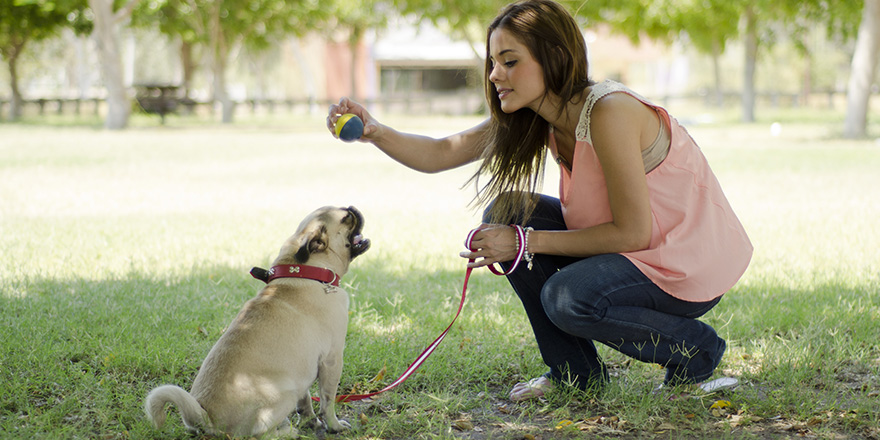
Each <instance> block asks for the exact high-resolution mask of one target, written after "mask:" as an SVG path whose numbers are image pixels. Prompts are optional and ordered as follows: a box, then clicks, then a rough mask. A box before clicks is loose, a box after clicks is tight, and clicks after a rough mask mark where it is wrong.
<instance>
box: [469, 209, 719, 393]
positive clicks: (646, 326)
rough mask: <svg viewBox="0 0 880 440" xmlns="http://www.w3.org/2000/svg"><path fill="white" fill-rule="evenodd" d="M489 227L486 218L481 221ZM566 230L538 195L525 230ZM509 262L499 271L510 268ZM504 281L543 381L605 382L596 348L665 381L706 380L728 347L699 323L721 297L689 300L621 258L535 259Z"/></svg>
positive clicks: (584, 385) (556, 213) (578, 384)
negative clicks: (536, 353) (533, 343)
mask: <svg viewBox="0 0 880 440" xmlns="http://www.w3.org/2000/svg"><path fill="white" fill-rule="evenodd" d="M484 221H486V220H484ZM525 226H531V227H533V228H535V229H539V230H564V229H566V227H565V221H564V220H563V218H562V210H561V206H560V202H559V200H558V199H556V198H553V197H549V196H541V199H540V202H539V203H538V206H537V208H536V209H535V211H534V213H533V214H532V216H531V218H530V219H529V220H528V224H527V225H525ZM511 263H512V262H508V263H504V264H502V265H501V266H502V267H503V268H504V269H505V270H507V269H508V268H509V266H510V264H511ZM533 263H534V266H533V268H532V270H528V268H527V267H526V265H525V264H521V265H520V266H519V268H517V270H516V271H515V272H514V273H512V274H510V275H508V276H507V279H508V281H509V282H510V284H511V285H512V286H513V289H514V290H515V291H516V293H517V295H518V296H519V298H520V300H521V301H522V303H523V306H524V307H525V311H526V314H527V315H528V318H529V321H530V323H531V325H532V329H533V330H534V332H535V339H537V342H538V349H539V350H540V351H541V356H542V358H543V360H544V363H545V364H547V366H549V367H550V372H549V373H548V376H549V377H550V379H552V380H553V381H554V382H557V383H571V384H573V385H574V386H576V387H578V388H581V389H585V388H587V387H591V386H595V385H600V384H602V383H604V382H606V381H607V380H608V373H607V371H606V369H605V364H604V363H603V362H602V360H601V359H600V357H599V354H598V352H597V351H596V346H595V342H600V343H602V344H605V345H607V346H609V347H611V348H613V349H615V350H617V351H619V352H621V353H623V354H625V355H627V356H630V357H632V358H634V359H637V360H640V361H643V362H652V363H657V364H660V365H661V366H663V367H665V368H666V380H665V383H667V384H669V385H676V384H681V383H697V382H701V381H704V380H706V379H708V378H709V377H710V376H711V375H712V372H713V371H714V370H715V367H716V366H718V363H719V362H721V357H722V356H723V355H724V350H725V348H726V344H725V342H724V339H721V338H720V337H718V334H717V333H715V330H714V329H713V328H712V327H711V326H709V325H707V324H706V323H704V322H701V321H698V320H697V319H696V318H698V317H700V316H702V315H703V314H705V313H706V312H708V311H709V310H710V309H712V307H714V306H715V304H717V303H718V301H719V300H720V299H721V298H720V297H719V298H716V299H714V300H712V301H708V302H688V301H683V300H680V299H678V298H675V297H673V296H672V295H669V294H668V293H666V292H664V291H663V290H662V289H660V288H659V287H657V285H656V284H654V283H653V282H652V281H651V280H650V279H648V277H646V276H645V275H644V274H643V273H642V272H641V271H640V270H639V269H638V268H637V267H636V266H635V265H633V264H632V263H631V262H630V261H629V260H628V259H627V258H626V257H624V256H623V255H620V254H606V255H597V256H594V257H589V258H572V257H560V256H553V255H535V256H534V260H533Z"/></svg>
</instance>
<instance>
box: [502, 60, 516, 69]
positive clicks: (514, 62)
mask: <svg viewBox="0 0 880 440" xmlns="http://www.w3.org/2000/svg"><path fill="white" fill-rule="evenodd" d="M515 64H516V60H513V61H508V62H506V63H504V66H505V67H507V68H510V67H513V66H514V65H515Z"/></svg>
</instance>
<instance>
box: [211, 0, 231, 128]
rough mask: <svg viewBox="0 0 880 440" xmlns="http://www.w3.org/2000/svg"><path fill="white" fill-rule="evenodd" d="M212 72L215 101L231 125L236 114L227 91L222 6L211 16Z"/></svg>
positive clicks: (227, 52) (217, 6) (226, 52)
mask: <svg viewBox="0 0 880 440" xmlns="http://www.w3.org/2000/svg"><path fill="white" fill-rule="evenodd" d="M211 28H212V31H211V70H212V71H213V74H214V81H213V88H214V101H215V102H219V103H220V106H221V108H222V121H223V123H224V124H231V123H232V120H233V115H234V113H235V103H234V102H232V99H231V98H230V97H229V93H228V92H227V91H226V57H227V56H228V55H229V50H228V48H227V47H226V37H225V35H224V34H223V28H222V26H221V21H220V4H219V2H217V3H216V4H215V5H214V10H213V11H212V15H211Z"/></svg>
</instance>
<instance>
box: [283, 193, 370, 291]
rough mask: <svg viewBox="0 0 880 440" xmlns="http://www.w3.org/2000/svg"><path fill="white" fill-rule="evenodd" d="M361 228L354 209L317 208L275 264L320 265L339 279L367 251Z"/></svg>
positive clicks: (357, 213) (284, 247)
mask: <svg viewBox="0 0 880 440" xmlns="http://www.w3.org/2000/svg"><path fill="white" fill-rule="evenodd" d="M363 227H364V216H363V215H362V214H361V213H360V211H358V210H357V209H355V208H354V207H353V206H350V207H348V208H337V207H332V206H325V207H323V208H320V209H318V210H316V211H315V212H312V213H311V214H309V215H308V216H307V217H306V218H305V219H304V220H303V221H302V223H300V225H299V227H298V228H297V230H296V233H295V234H293V236H291V237H290V238H288V239H287V242H285V243H284V246H283V247H282V248H281V253H280V254H279V255H278V258H277V259H276V260H275V263H274V264H275V265H278V264H308V265H313V266H323V267H326V268H327V269H332V270H333V271H334V272H336V273H337V274H339V275H340V276H342V275H343V274H345V272H347V271H348V264H349V263H350V262H351V260H353V259H354V258H355V257H357V256H358V255H360V254H363V253H364V252H366V251H367V249H369V248H370V240H369V239H366V238H364V237H363V235H361V231H362V230H363Z"/></svg>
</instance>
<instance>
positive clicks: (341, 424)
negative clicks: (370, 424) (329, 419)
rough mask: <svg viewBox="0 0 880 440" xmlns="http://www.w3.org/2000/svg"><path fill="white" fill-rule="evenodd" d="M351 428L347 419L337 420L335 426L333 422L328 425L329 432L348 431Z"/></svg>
mask: <svg viewBox="0 0 880 440" xmlns="http://www.w3.org/2000/svg"><path fill="white" fill-rule="evenodd" d="M349 429H351V424H350V423H348V422H346V421H345V420H337V421H336V424H335V426H333V424H328V425H327V432H330V433H337V432H342V431H347V430H349Z"/></svg>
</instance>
